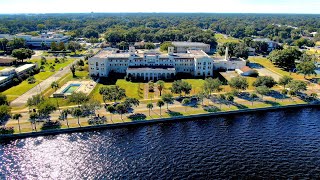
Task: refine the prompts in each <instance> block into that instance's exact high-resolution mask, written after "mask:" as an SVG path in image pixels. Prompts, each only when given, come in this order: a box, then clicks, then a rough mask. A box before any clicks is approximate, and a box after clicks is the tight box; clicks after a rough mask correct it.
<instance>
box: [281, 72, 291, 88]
mask: <svg viewBox="0 0 320 180" xmlns="http://www.w3.org/2000/svg"><path fill="white" fill-rule="evenodd" d="M292 80H293V78H292V77H290V76H287V75H285V76H282V77H281V78H280V79H279V82H278V83H279V84H280V85H281V86H283V89H285V88H286V85H288V84H289V83H290V82H291V81H292Z"/></svg>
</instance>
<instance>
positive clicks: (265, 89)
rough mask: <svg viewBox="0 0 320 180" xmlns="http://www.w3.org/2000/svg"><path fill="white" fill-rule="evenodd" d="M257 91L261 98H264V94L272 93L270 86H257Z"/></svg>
mask: <svg viewBox="0 0 320 180" xmlns="http://www.w3.org/2000/svg"><path fill="white" fill-rule="evenodd" d="M256 91H257V93H258V94H260V95H261V98H262V99H263V96H265V95H267V94H269V93H270V88H268V87H267V86H258V87H256Z"/></svg>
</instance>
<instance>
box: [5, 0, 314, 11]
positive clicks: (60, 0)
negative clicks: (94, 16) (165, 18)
mask: <svg viewBox="0 0 320 180" xmlns="http://www.w3.org/2000/svg"><path fill="white" fill-rule="evenodd" d="M74 12H213V13H296V14H299V13H303V14H320V0H0V13H1V14H6V13H74Z"/></svg>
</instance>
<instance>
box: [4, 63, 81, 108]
mask: <svg viewBox="0 0 320 180" xmlns="http://www.w3.org/2000/svg"><path fill="white" fill-rule="evenodd" d="M77 61H78V60H75V61H74V62H73V63H71V64H69V65H68V66H66V67H64V68H63V70H61V71H57V72H56V73H55V74H53V75H52V76H50V77H49V78H48V79H46V80H44V81H42V82H41V83H39V84H38V85H37V86H35V87H33V88H32V89H30V90H29V91H27V92H26V93H24V94H22V95H21V96H19V97H18V98H17V99H15V100H13V101H12V102H11V104H10V105H11V106H13V107H15V106H23V105H25V104H26V103H27V100H28V98H30V97H32V96H34V95H36V94H39V93H40V92H43V91H44V90H46V89H48V88H49V87H50V85H51V83H52V82H53V81H57V80H59V79H60V78H61V77H63V76H65V75H66V74H68V73H69V72H70V66H71V65H72V64H75V63H76V62H77Z"/></svg>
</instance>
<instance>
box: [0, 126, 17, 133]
mask: <svg viewBox="0 0 320 180" xmlns="http://www.w3.org/2000/svg"><path fill="white" fill-rule="evenodd" d="M13 133H14V128H13V127H0V134H13Z"/></svg>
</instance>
